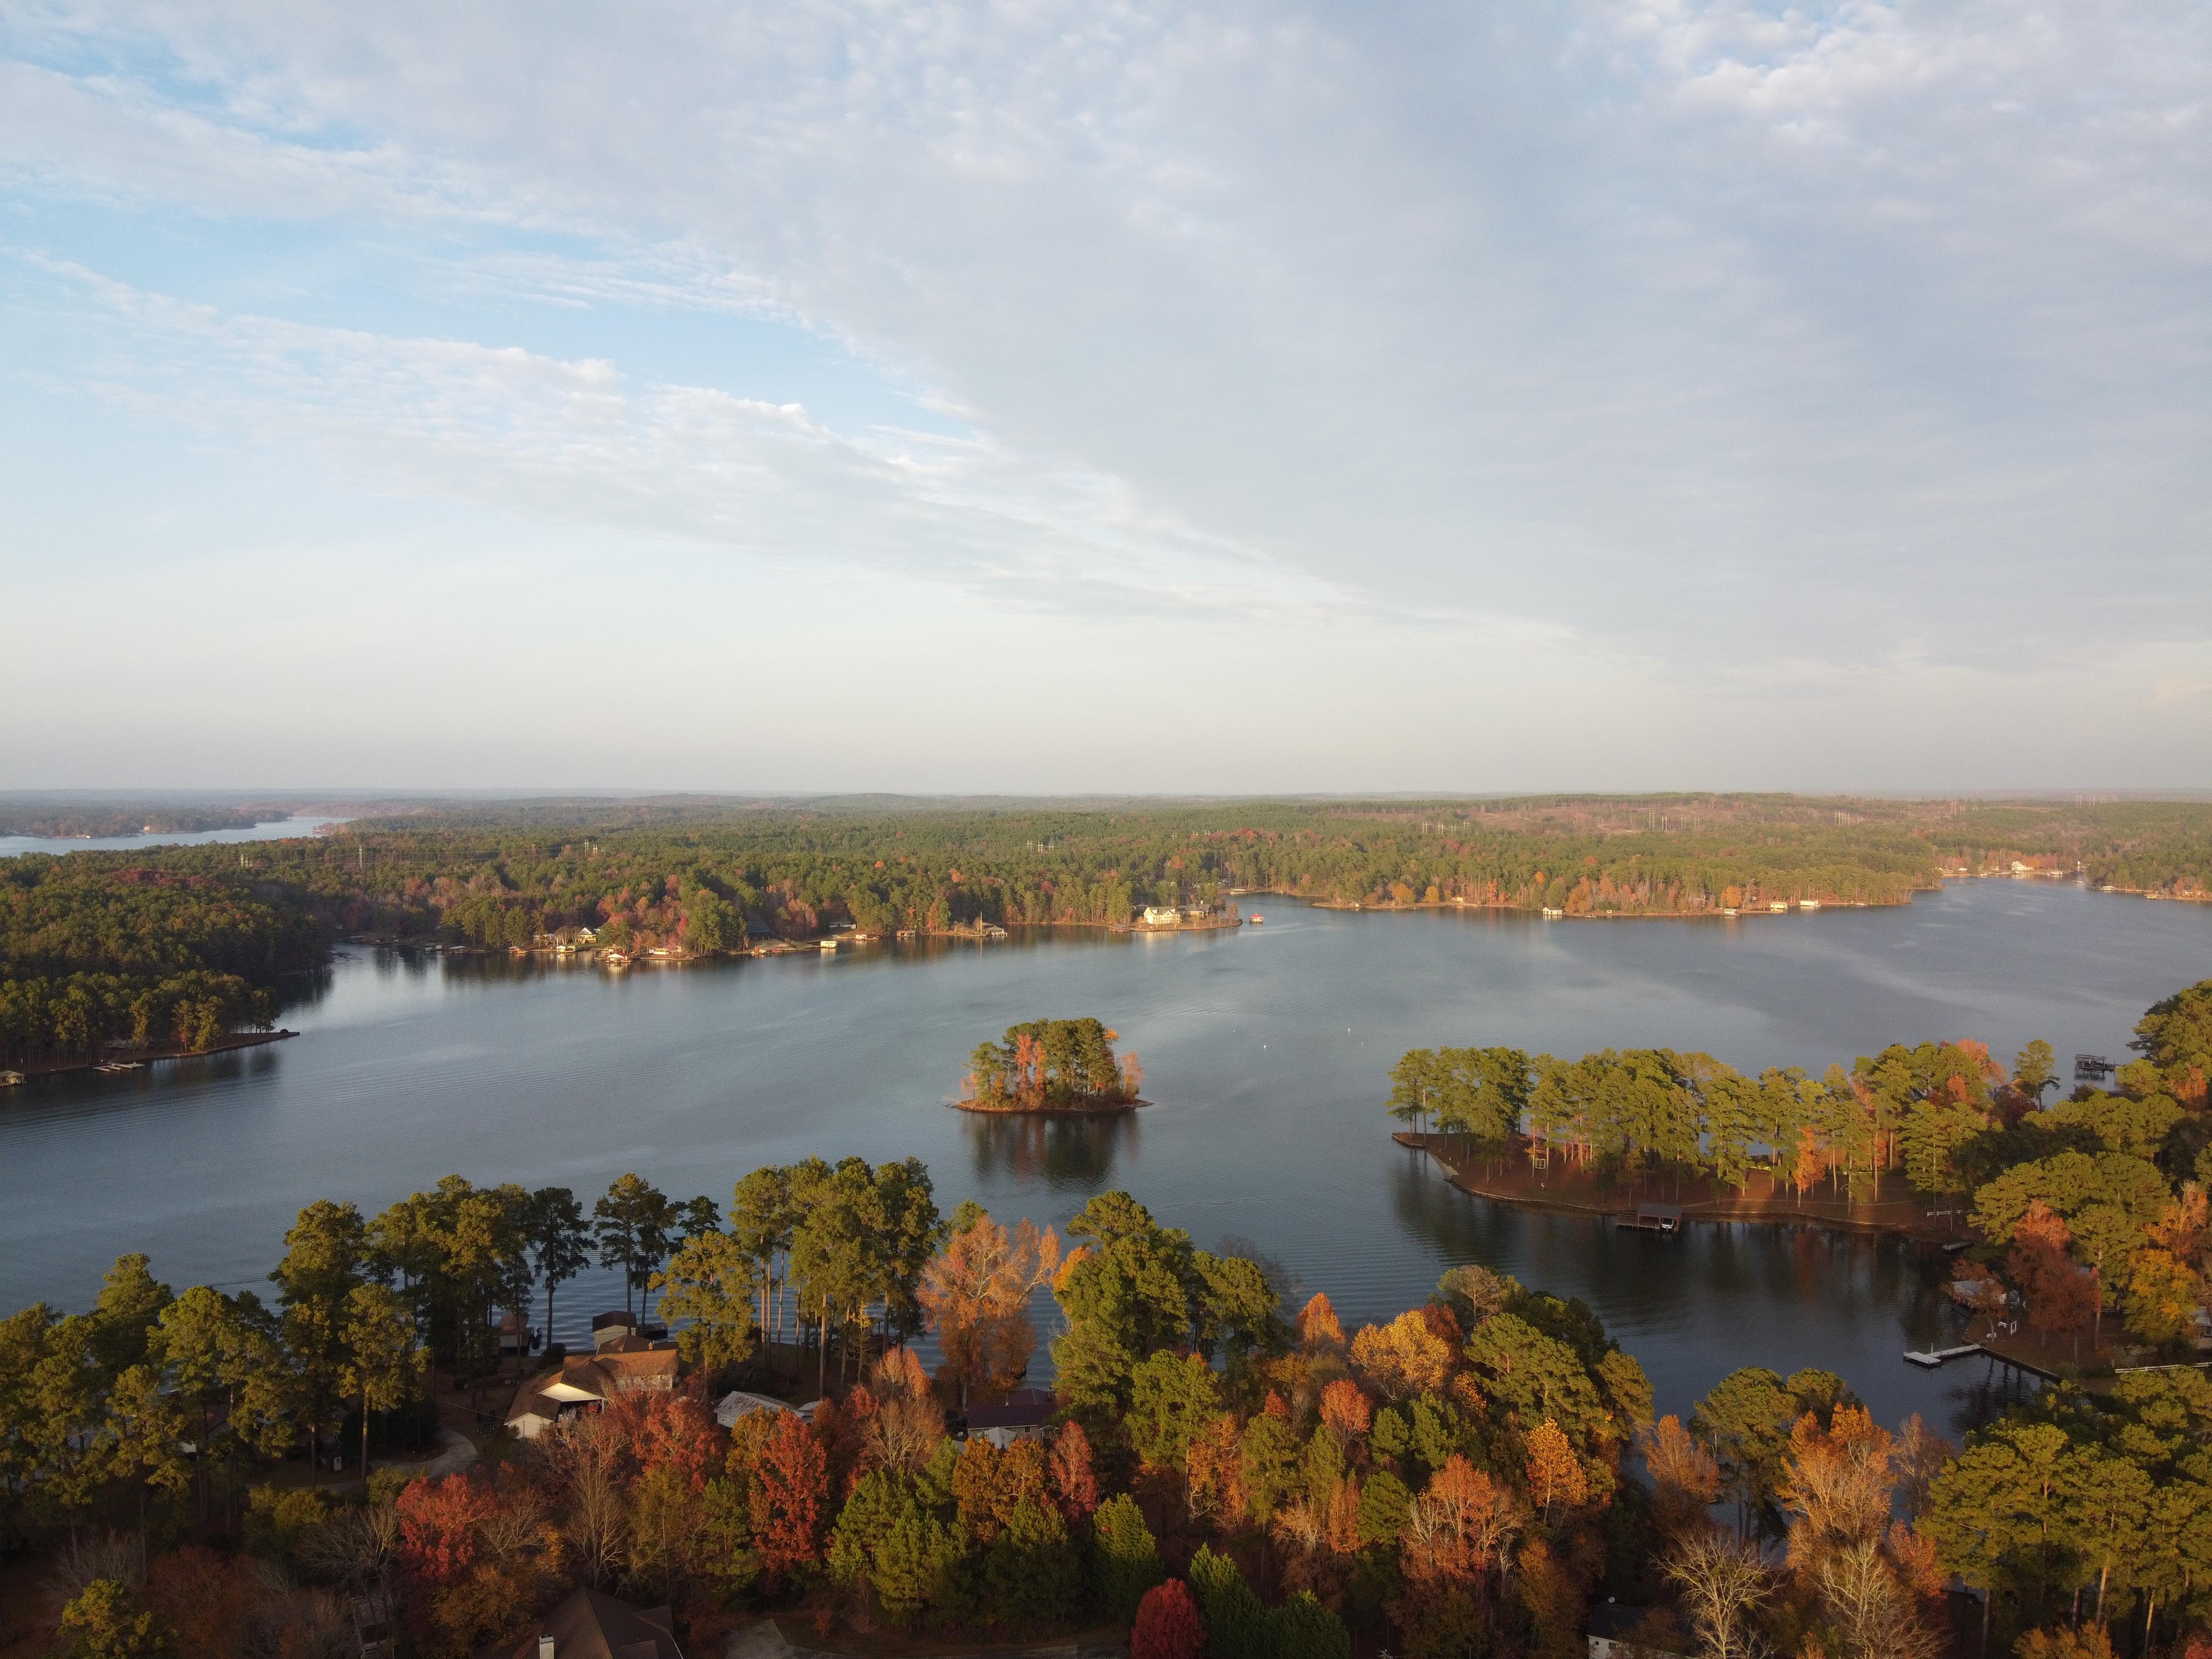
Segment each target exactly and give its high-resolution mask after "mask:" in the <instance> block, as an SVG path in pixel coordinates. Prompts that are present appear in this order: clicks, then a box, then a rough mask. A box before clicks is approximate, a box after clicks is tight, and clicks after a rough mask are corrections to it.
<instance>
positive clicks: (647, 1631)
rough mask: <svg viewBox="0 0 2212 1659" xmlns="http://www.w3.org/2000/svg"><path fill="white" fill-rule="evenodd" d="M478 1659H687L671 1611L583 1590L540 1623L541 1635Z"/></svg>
mask: <svg viewBox="0 0 2212 1659" xmlns="http://www.w3.org/2000/svg"><path fill="white" fill-rule="evenodd" d="M476 1659H684V1650H683V1649H681V1648H679V1647H678V1646H677V1645H676V1623H675V1619H674V1616H673V1614H672V1613H671V1610H670V1609H669V1608H667V1607H632V1606H631V1605H630V1604H629V1602H627V1601H617V1600H616V1599H615V1597H613V1596H611V1595H603V1594H602V1593H600V1592H599V1591H598V1590H595V1589H580V1590H578V1591H577V1592H576V1593H575V1594H574V1595H571V1596H570V1597H568V1600H567V1601H562V1603H561V1604H560V1605H559V1606H557V1607H555V1608H554V1609H553V1610H552V1611H551V1612H550V1613H547V1614H546V1615H545V1617H544V1619H543V1620H540V1621H539V1622H538V1634H537V1635H535V1636H526V1637H524V1638H522V1639H521V1640H520V1641H519V1642H515V1643H513V1644H508V1645H504V1646H501V1647H492V1648H479V1649H477V1656H476Z"/></svg>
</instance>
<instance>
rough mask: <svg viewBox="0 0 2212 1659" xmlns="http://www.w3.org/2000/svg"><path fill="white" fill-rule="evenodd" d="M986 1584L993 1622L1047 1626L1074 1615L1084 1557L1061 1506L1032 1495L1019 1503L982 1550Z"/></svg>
mask: <svg viewBox="0 0 2212 1659" xmlns="http://www.w3.org/2000/svg"><path fill="white" fill-rule="evenodd" d="M983 1589H984V1604H985V1606H986V1607H988V1608H989V1609H990V1610H991V1612H992V1614H993V1615H994V1617H993V1622H994V1623H997V1624H1002V1625H1007V1626H1012V1628H1014V1629H1016V1630H1026V1631H1048V1630H1054V1629H1058V1628H1060V1627H1062V1626H1066V1624H1068V1623H1069V1622H1070V1621H1071V1620H1073V1618H1074V1615H1075V1612H1076V1607H1077V1604H1078V1602H1079V1600H1080V1599H1081V1596H1082V1594H1083V1562H1082V1559H1081V1558H1080V1557H1079V1555H1077V1553H1076V1552H1075V1546H1074V1543H1073V1541H1072V1540H1071V1539H1070V1538H1069V1537H1068V1534H1067V1522H1066V1521H1065V1520H1063V1519H1062V1518H1061V1516H1060V1511H1059V1510H1057V1509H1055V1508H1054V1507H1053V1506H1052V1505H1051V1504H1042V1503H1040V1502H1038V1501H1037V1500H1036V1498H1022V1499H1020V1500H1019V1501H1018V1502H1017V1503H1016V1504H1015V1505H1014V1507H1013V1510H1012V1513H1011V1514H1010V1515H1009V1516H1007V1518H1006V1525H1005V1526H1004V1527H1003V1528H1000V1532H999V1535H998V1536H997V1537H996V1538H994V1539H993V1540H992V1541H991V1544H990V1547H989V1548H988V1549H987V1551H986V1552H985V1553H984V1557H983Z"/></svg>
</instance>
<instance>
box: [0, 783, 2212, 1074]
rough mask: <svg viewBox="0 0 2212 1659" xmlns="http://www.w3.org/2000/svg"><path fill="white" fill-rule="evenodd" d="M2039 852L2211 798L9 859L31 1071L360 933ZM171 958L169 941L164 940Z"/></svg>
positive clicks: (1868, 891)
mask: <svg viewBox="0 0 2212 1659" xmlns="http://www.w3.org/2000/svg"><path fill="white" fill-rule="evenodd" d="M2015 864H2019V865H2021V866H2022V867H2023V868H2029V869H2035V870H2039V871H2049V872H2063V873H2072V872H2075V870H2076V869H2077V867H2078V870H2079V873H2080V876H2081V878H2082V879H2085V880H2087V881H2090V882H2093V883H2095V884H2099V885H2108V886H2124V887H2128V888H2130V889H2134V890H2142V891H2146V892H2150V893H2154V894H2158V895H2161V896H2197V895H2201V894H2202V893H2203V892H2205V891H2206V890H2208V888H2212V805H2196V804H2187V803H2181V804H2176V803H2160V802H2124V803H2117V804H2106V805H2087V806H2077V805H2055V804H2050V803H2020V804H2011V805H2003V804H1995V805H1988V804H1965V803H1957V802H1950V803H1936V802H1894V801H1869V800H1861V799H1849V800H1842V799H1836V800H1814V799H1803V798H1799V797H1794V796H1656V797H1635V798H1626V799H1618V798H1585V797H1548V798H1544V799H1525V800H1501V801H1465V800H1460V801H1425V802H1401V801H1375V802H1349V801H1347V802H1338V801H1330V802H1300V801H1224V802H1215V803H1158V802H1145V803H1072V804H1054V805H1041V804H1037V803H1006V804H989V805H961V804H945V805H933V804H929V803H918V802H890V803H874V804H872V803H867V802H864V801H833V802H823V803H818V804H804V805H793V804H789V803H770V804H763V805H742V804H737V803H732V802H730V801H726V800H725V801H711V800H677V801H669V802H653V801H644V802H535V803H532V802H520V803H502V804H500V805H493V806H480V807H472V808H468V809H465V810H463V809H454V810H452V811H447V812H445V813H443V814H442V815H439V814H431V813H417V814H414V815H410V816H407V817H383V818H374V819H362V820H357V821H356V822H353V823H348V824H346V825H344V826H343V828H342V829H340V830H339V831H338V832H337V833H335V834H331V835H327V836H314V837H308V838H303V839H301V840H296V841H280V842H256V843H251V844H241V845H235V846H233V845H209V846H194V847H174V848H157V849H135V850H132V851H129V852H86V853H76V854H68V855H66V856H65V857H55V856H52V855H46V854H25V855H21V856H19V857H16V858H13V859H9V860H4V861H0V1064H15V1065H24V1064H40V1063H55V1062H65V1061H69V1060H79V1061H81V1060H88V1059H90V1058H93V1057H95V1056H96V1055H97V1054H98V1053H99V1052H100V1048H101V1046H102V1045H103V1044H106V1043H108V1042H134V1043H137V1044H139V1045H141V1046H144V1045H145V1044H147V1043H148V1042H149V1041H152V1040H154V1039H155V1038H157V1037H158V1038H163V1039H167V1040H173V1042H174V1043H175V1044H176V1046H177V1047H179V1048H185V1049H191V1048H197V1047H204V1046H205V1044H206V1042H208V1041H209V1040H210V1038H211V1037H212V1036H216V1035H220V1034H222V1033H224V1032H228V1031H233V1030H241V1029H251V1028H253V1027H255V1026H257V1025H259V1024H265V1023H266V1022H267V1021H268V1020H269V1019H270V1018H271V1017H272V1016H273V1011H274V1008H275V1006H276V1000H277V996H278V992H279V988H280V984H281V981H283V979H284V977H285V976H286V975H292V974H296V973H299V972H301V971H304V970H306V969H310V968H312V967H313V966H315V965H316V964H317V963H319V961H321V960H322V959H323V956H324V953H325V951H326V950H327V947H328V945H329V943H330V942H331V941H332V940H335V939H345V938H362V939H386V940H395V941H415V942H421V943H425V944H428V943H433V942H436V943H444V944H447V945H465V946H469V947H473V948H479V949H494V950H502V951H504V950H533V949H542V948H550V947H551V946H553V945H555V944H556V943H568V944H575V943H579V942H585V943H588V944H589V945H591V946H592V948H595V949H599V950H604V951H620V952H623V953H624V954H625V955H635V954H637V953H641V952H651V953H657V954H659V955H662V956H666V957H678V958H681V957H700V956H713V955H718V954H722V953H726V952H729V951H739V950H744V949H747V948H750V946H751V945H752V944H753V942H754V941H756V940H762V941H775V940H786V941H789V940H807V939H817V938H819V937H822V936H823V935H825V934H827V933H832V932H834V931H837V930H841V929H849V930H854V931H857V932H859V933H866V934H871V935H877V936H882V935H887V934H890V933H898V932H912V933H918V934H969V935H975V934H982V933H987V930H989V929H991V928H994V927H1010V928H1011V927H1053V926H1081V927H1115V926H1121V925H1125V924H1127V922H1128V921H1129V920H1130V918H1131V916H1132V915H1133V914H1135V913H1136V912H1137V911H1139V909H1141V908H1143V907H1145V906H1146V905H1148V904H1162V905H1177V906H1199V907H1210V906H1212V905H1215V904H1218V902H1221V901H1222V900H1223V899H1224V898H1225V896H1228V895H1231V894H1232V893H1238V892H1246V893H1261V892H1264V893H1277V894H1283V895H1286V896H1293V897H1297V898H1302V899H1306V900H1309V901H1311V902H1316V903H1321V904H1328V905H1340V906H1342V905H1358V906H1360V907H1361V908H1371V909H1383V910H1389V909H1403V908H1414V907H1418V906H1422V905H1467V906H1480V907H1492V908H1505V909H1516V910H1522V911H1528V912H1535V911H1539V910H1548V911H1553V912H1556V913H1558V914H1559V915H1564V916H1568V917H1577V918H1580V917H1607V916H1620V917H1630V916H1639V915H1651V916H1656V915H1668V916H1701V915H1721V914H1723V912H1725V911H1727V910H1729V909H1743V910H1758V909H1762V908H1766V907H1768V906H1770V905H1772V904H1784V905H1794V904H1798V903H1802V902H1818V903H1820V904H1826V905H1843V904H1899V903H1905V902H1909V901H1910V900H1911V897H1912V896H1913V895H1914V894H1915V893H1917V892H1921V891H1925V890H1929V889H1931V888H1933V887H1935V886H1936V885H1937V884H1938V883H1939V882H1940V881H1941V880H1942V878H1943V877H1944V875H1945V873H1946V872H1954V873H1955V872H1965V873H1981V872H2010V871H2011V870H2012V867H2013V866H2014V865H2015ZM155 957H158V958H159V960H158V961H156V960H154V959H153V958H155Z"/></svg>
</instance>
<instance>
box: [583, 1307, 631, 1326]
mask: <svg viewBox="0 0 2212 1659" xmlns="http://www.w3.org/2000/svg"><path fill="white" fill-rule="evenodd" d="M613 1325H627V1326H629V1328H630V1329H632V1330H635V1329H636V1328H637V1316H636V1315H635V1314H634V1313H626V1312H624V1311H623V1310H622V1309H620V1308H617V1309H615V1310H612V1311H611V1312H609V1313H603V1314H593V1315H592V1329H593V1330H595V1331H604V1330H605V1329H607V1328H609V1327H610V1326H613Z"/></svg>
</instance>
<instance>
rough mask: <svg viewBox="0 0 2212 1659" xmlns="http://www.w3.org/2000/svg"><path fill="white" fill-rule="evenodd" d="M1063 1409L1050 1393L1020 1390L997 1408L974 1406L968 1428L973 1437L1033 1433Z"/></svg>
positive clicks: (969, 1413) (971, 1409) (1008, 1396)
mask: <svg viewBox="0 0 2212 1659" xmlns="http://www.w3.org/2000/svg"><path fill="white" fill-rule="evenodd" d="M1059 1409H1060V1401H1058V1400H1056V1399H1054V1397H1053V1395H1052V1393H1051V1391H1050V1390H1049V1389H1015V1390H1014V1391H1013V1392H1012V1394H1010V1395H1007V1396H1006V1399H1005V1400H1004V1401H1001V1402H1000V1403H999V1404H998V1405H995V1406H970V1407H969V1408H968V1428H969V1432H970V1433H973V1432H975V1431H976V1430H978V1429H1033V1428H1036V1427H1038V1426H1040V1425H1042V1424H1046V1423H1049V1422H1050V1421H1051V1420H1052V1414H1053V1413H1054V1412H1055V1411H1057V1410H1059Z"/></svg>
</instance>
